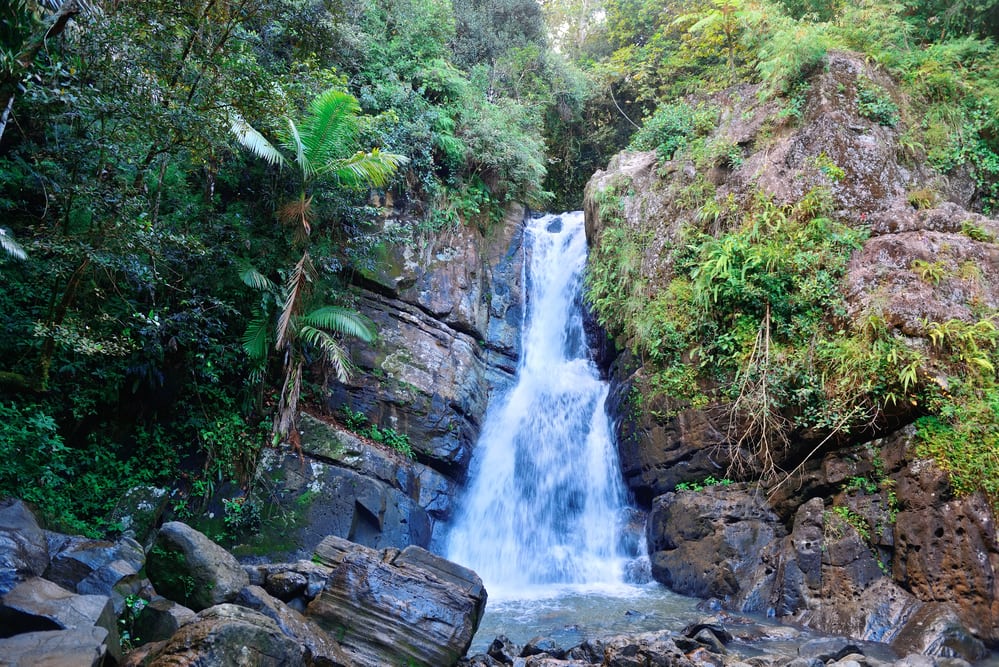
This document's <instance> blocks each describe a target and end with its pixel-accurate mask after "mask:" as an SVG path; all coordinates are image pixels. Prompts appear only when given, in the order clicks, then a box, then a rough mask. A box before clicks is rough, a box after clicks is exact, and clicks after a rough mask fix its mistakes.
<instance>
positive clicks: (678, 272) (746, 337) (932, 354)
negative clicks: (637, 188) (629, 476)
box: [586, 183, 999, 501]
mask: <svg viewBox="0 0 999 667" xmlns="http://www.w3.org/2000/svg"><path fill="white" fill-rule="evenodd" d="M628 192H630V191H629V190H628V189H627V188H626V187H625V184H624V183H621V184H619V185H618V187H616V188H608V189H607V190H605V191H604V192H603V193H602V194H601V195H600V196H599V197H598V203H599V204H600V206H601V217H602V219H603V220H604V221H605V222H606V223H607V226H606V228H605V229H604V230H603V231H602V232H601V237H600V239H599V242H598V244H597V245H596V247H595V249H594V252H593V254H592V255H591V260H590V267H589V270H588V273H587V278H586V285H587V298H588V299H589V302H590V304H591V305H592V307H593V309H594V311H595V312H596V314H597V317H598V318H599V320H600V322H601V323H602V324H603V326H605V327H606V328H607V329H608V331H610V332H611V333H612V334H613V335H615V336H616V337H617V338H618V340H619V342H621V343H624V344H626V345H627V346H629V347H630V348H631V351H632V352H633V353H634V354H635V355H636V357H637V358H638V359H639V360H640V361H641V362H642V363H643V368H644V372H643V386H642V388H641V390H640V394H644V395H642V396H639V398H638V402H639V404H642V405H646V406H647V405H650V404H651V403H650V402H649V401H647V400H645V399H646V398H649V397H652V398H654V397H656V396H661V397H668V398H669V399H670V403H669V404H670V405H672V406H673V408H672V412H666V413H657V414H656V415H654V416H656V417H659V418H668V417H670V416H671V415H672V414H674V413H675V412H676V411H678V410H682V409H684V408H686V407H695V408H697V407H704V406H706V405H708V404H710V403H720V404H724V405H727V406H729V407H730V414H731V415H732V419H731V421H730V431H731V433H730V439H729V440H730V444H731V447H730V451H729V454H730V456H731V457H732V458H733V460H734V461H735V464H734V467H733V470H732V471H730V473H731V472H733V471H734V473H735V474H737V475H741V476H743V477H745V476H759V477H762V479H763V480H764V481H765V482H770V483H773V482H776V481H778V480H779V479H781V478H782V477H783V476H784V474H785V471H782V470H780V467H779V464H778V463H777V462H778V461H779V460H780V457H781V454H782V452H783V451H784V450H785V449H786V448H787V447H788V446H789V445H790V444H791V441H792V439H793V438H794V437H795V434H796V433H802V432H805V431H809V432H812V433H821V434H827V435H829V436H830V437H832V436H837V437H845V438H849V437H851V434H853V433H857V434H859V433H861V432H863V431H865V430H866V429H868V428H870V427H872V426H876V425H877V424H882V423H885V420H886V419H888V418H889V416H890V415H899V414H903V415H904V414H909V415H912V414H917V415H918V414H923V415H924V416H923V417H921V418H919V419H918V421H917V433H918V443H919V444H918V450H917V453H918V454H919V455H922V456H929V457H932V458H933V459H935V460H936V461H937V462H938V463H939V464H940V465H941V466H942V467H943V468H945V469H946V470H948V471H949V472H950V474H951V477H952V480H953V483H954V486H955V489H956V490H957V491H958V492H959V493H962V494H963V493H970V492H973V491H977V490H983V491H984V492H986V493H987V494H988V495H989V497H990V498H992V499H993V501H995V499H997V498H999V482H996V480H999V427H997V426H996V424H999V391H997V389H996V382H995V371H996V367H997V364H999V357H997V350H996V347H997V340H999V331H997V328H996V325H995V323H994V317H995V313H994V312H992V311H988V310H987V309H984V308H983V307H979V309H980V310H981V311H982V312H981V317H980V319H979V320H977V321H974V322H964V321H962V320H957V319H952V320H948V321H945V322H933V321H924V322H922V323H921V328H922V332H923V333H922V336H923V338H922V339H921V340H922V342H918V341H916V342H914V341H913V340H912V339H906V338H903V337H902V336H901V334H899V333H898V332H897V331H896V330H895V329H894V328H893V327H891V326H890V325H889V323H888V322H887V321H886V318H885V316H884V315H883V314H882V313H881V312H880V311H879V310H878V309H877V308H876V307H871V308H869V309H868V311H866V312H863V313H860V314H859V315H853V316H848V315H847V310H846V304H845V302H844V298H843V287H842V279H843V276H844V274H845V271H846V266H847V263H848V261H849V259H850V257H851V255H852V253H853V252H854V251H855V250H857V249H859V248H860V247H861V246H862V244H863V242H864V240H865V238H866V232H865V231H864V229H863V227H862V225H861V222H860V221H859V220H855V221H849V222H851V223H852V224H847V222H848V221H844V220H840V219H837V218H835V217H834V216H833V215H832V213H831V200H830V197H829V194H828V192H827V191H826V190H824V189H822V188H816V189H814V190H812V191H810V192H809V193H807V194H806V195H805V196H804V197H803V198H802V199H801V200H800V201H798V202H797V203H795V204H793V205H785V206H782V205H778V204H776V203H775V202H773V201H772V200H770V199H769V198H767V197H765V196H763V195H761V194H757V195H756V196H755V197H754V198H753V200H752V201H750V202H748V203H746V204H745V205H744V206H745V208H743V209H740V208H739V207H738V206H737V205H736V204H735V203H734V202H731V201H730V202H727V203H724V205H722V204H720V203H719V202H718V201H717V200H716V199H709V200H708V201H709V202H711V203H710V204H701V206H700V209H699V213H700V215H697V216H694V218H695V220H698V221H699V224H698V223H695V224H688V225H687V226H684V227H683V228H682V229H681V230H680V232H679V236H680V237H679V238H678V239H677V241H676V242H675V243H673V244H672V245H671V246H670V250H669V253H670V254H669V257H668V258H665V259H664V258H662V257H658V256H657V255H656V253H654V252H651V251H649V249H648V248H649V247H650V245H649V244H650V241H651V240H652V239H653V238H654V237H655V235H656V234H662V233H664V232H663V231H662V230H657V229H655V228H654V226H653V225H651V224H647V225H646V226H644V227H643V226H639V227H638V228H635V227H631V226H629V225H626V224H625V223H624V222H623V221H622V218H623V216H622V211H623V199H622V197H623V196H625V195H626V194H628ZM720 208H721V209H724V214H723V215H722V216H721V219H723V220H725V221H730V226H729V227H728V228H727V229H726V230H725V231H720V232H717V233H716V234H714V235H712V234H709V233H707V232H706V231H704V229H706V228H708V227H709V226H710V225H709V224H708V223H710V222H713V220H714V217H713V216H714V214H713V213H712V215H711V216H710V217H712V220H710V221H709V220H706V217H709V216H705V215H704V213H705V211H707V212H709V213H711V212H715V211H718V210H719V209H720ZM920 268H921V267H913V268H912V270H913V271H916V272H917V273H920V271H919V269H920ZM922 268H923V273H925V274H926V277H925V278H924V279H925V280H928V281H931V282H933V283H936V282H939V280H940V279H941V277H940V276H937V275H936V273H935V272H934V267H933V266H932V265H927V266H926V267H922ZM657 272H658V273H657Z"/></svg>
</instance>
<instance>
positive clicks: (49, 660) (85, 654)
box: [0, 627, 108, 667]
mask: <svg viewBox="0 0 999 667" xmlns="http://www.w3.org/2000/svg"><path fill="white" fill-rule="evenodd" d="M107 636H108V632H107V630H105V629H104V628H97V627H90V628H73V629H71V630H49V631H44V632H27V633H24V634H21V635H16V636H14V637H8V638H6V639H0V667H41V666H44V667H95V666H96V665H100V664H102V663H103V661H104V656H105V655H106V654H107V643H106V641H107Z"/></svg>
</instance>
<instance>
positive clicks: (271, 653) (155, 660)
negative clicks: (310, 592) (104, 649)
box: [125, 604, 306, 667]
mask: <svg viewBox="0 0 999 667" xmlns="http://www.w3.org/2000/svg"><path fill="white" fill-rule="evenodd" d="M304 664H306V662H305V649H304V647H302V646H300V645H299V644H298V642H297V641H295V640H294V639H292V638H291V637H289V636H287V635H286V634H284V633H283V632H282V631H281V629H280V628H279V627H278V625H277V624H276V623H275V622H274V621H272V620H271V619H269V618H267V617H266V616H264V615H263V614H261V613H260V612H258V611H254V610H252V609H247V608H245V607H239V606H236V605H232V604H221V605H217V606H214V607H210V608H208V609H205V610H203V611H201V612H199V613H198V614H197V615H196V616H195V617H194V619H193V620H192V621H191V622H189V623H187V624H186V625H184V626H183V627H181V628H180V629H179V630H178V631H177V632H176V633H175V634H174V635H173V636H172V637H171V638H170V639H169V640H167V641H164V642H159V643H156V644H149V645H147V647H145V648H144V650H141V651H137V652H135V653H132V654H129V656H128V660H127V662H125V665H126V666H128V667H139V665H213V666H217V667H241V666H243V665H254V666H255V667H291V666H292V665H304Z"/></svg>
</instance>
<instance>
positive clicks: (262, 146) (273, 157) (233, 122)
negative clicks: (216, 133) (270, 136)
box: [229, 111, 285, 166]
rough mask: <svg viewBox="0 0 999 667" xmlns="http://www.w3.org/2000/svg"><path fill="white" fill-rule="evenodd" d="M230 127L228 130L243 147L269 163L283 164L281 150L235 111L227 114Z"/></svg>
mask: <svg viewBox="0 0 999 667" xmlns="http://www.w3.org/2000/svg"><path fill="white" fill-rule="evenodd" d="M229 121H230V127H229V131H230V132H232V134H233V135H234V136H235V137H236V141H238V142H239V143H240V145H242V146H243V147H244V148H246V149H247V150H249V151H250V152H251V153H253V154H254V155H256V156H257V157H259V158H262V159H263V160H265V161H266V162H267V164H271V165H274V164H276V165H279V166H283V165H284V163H285V159H284V156H283V155H281V152H280V151H279V150H278V149H277V148H275V147H274V144H272V143H271V142H269V141H268V140H267V138H266V137H264V135H262V134H260V132H257V130H256V129H254V128H253V126H252V125H250V124H249V123H248V122H246V119H244V118H243V117H242V116H240V115H239V114H238V113H236V112H235V111H232V112H230V114H229Z"/></svg>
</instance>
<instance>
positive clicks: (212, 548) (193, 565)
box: [146, 521, 249, 611]
mask: <svg viewBox="0 0 999 667" xmlns="http://www.w3.org/2000/svg"><path fill="white" fill-rule="evenodd" d="M146 570H147V574H148V576H149V580H150V581H151V582H152V583H153V586H155V587H156V590H157V592H158V593H159V594H160V595H163V596H164V597H167V598H169V599H171V600H174V601H175V602H180V603H182V604H184V605H185V606H188V607H190V608H191V609H194V610H195V611H200V610H202V609H206V608H208V607H211V606H213V605H217V604H219V603H222V602H228V601H231V600H232V599H233V598H235V597H236V595H237V594H238V593H239V591H241V590H242V589H243V587H245V586H246V585H247V584H248V583H249V577H247V575H246V572H244V571H243V568H242V566H241V565H240V564H239V561H237V560H236V559H235V557H233V556H232V554H230V553H229V552H228V551H226V550H225V549H223V548H222V547H220V546H219V545H217V544H215V543H214V542H212V541H211V540H210V539H208V538H207V537H206V536H205V535H203V534H202V533H200V532H198V531H196V530H195V529H193V528H191V527H190V526H188V525H187V524H184V523H181V522H179V521H170V522H168V523H165V524H163V526H162V527H161V528H160V531H159V533H158V534H157V536H156V541H155V543H154V545H153V548H152V549H151V550H150V552H149V557H148V561H147V563H146Z"/></svg>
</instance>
